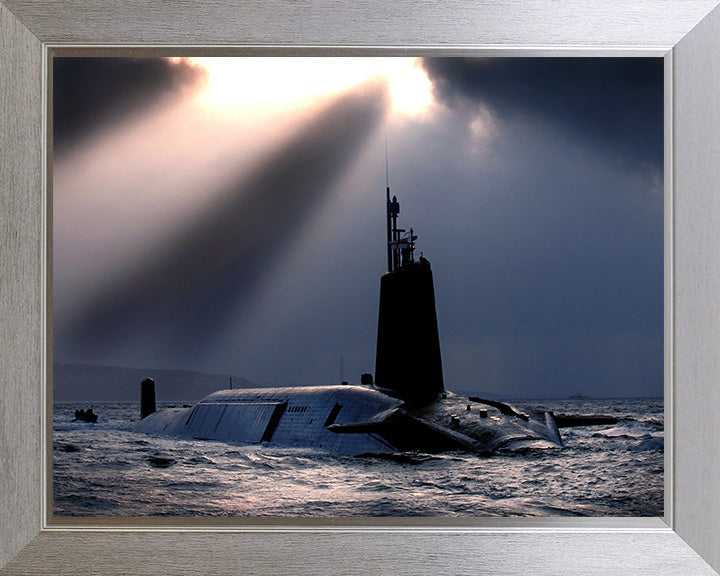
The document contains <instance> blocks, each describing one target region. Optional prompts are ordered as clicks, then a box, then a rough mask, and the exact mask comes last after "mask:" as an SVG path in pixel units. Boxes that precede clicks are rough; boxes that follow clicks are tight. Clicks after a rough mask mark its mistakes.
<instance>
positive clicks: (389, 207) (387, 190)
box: [385, 130, 393, 272]
mask: <svg viewBox="0 0 720 576" xmlns="http://www.w3.org/2000/svg"><path fill="white" fill-rule="evenodd" d="M385 193H386V204H385V210H386V212H387V258H388V272H392V269H393V257H392V247H391V245H390V243H391V242H392V240H393V239H392V232H391V230H392V228H391V226H390V212H391V211H392V205H391V204H390V167H389V162H388V144H387V130H386V131H385Z"/></svg>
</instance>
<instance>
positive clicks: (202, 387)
mask: <svg viewBox="0 0 720 576" xmlns="http://www.w3.org/2000/svg"><path fill="white" fill-rule="evenodd" d="M145 378H152V379H153V380H155V395H156V397H157V400H158V402H164V401H179V400H180V401H190V402H192V401H196V400H200V399H201V398H203V397H204V396H207V395H208V394H210V393H211V392H215V391H216V390H223V389H226V388H229V387H230V375H227V374H205V373H203V372H195V371H192V370H169V369H157V368H124V367H118V366H92V365H88V364H61V363H55V364H53V401H54V402H76V401H78V402H88V401H96V402H102V401H132V400H137V401H139V400H140V382H142V381H143V380H144V379H145ZM232 382H233V388H253V387H256V385H255V384H254V383H253V382H251V381H250V380H246V379H245V378H239V377H237V376H233V377H232Z"/></svg>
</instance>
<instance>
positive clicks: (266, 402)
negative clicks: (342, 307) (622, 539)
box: [134, 186, 616, 455]
mask: <svg viewBox="0 0 720 576" xmlns="http://www.w3.org/2000/svg"><path fill="white" fill-rule="evenodd" d="M386 207H387V209H386V222H387V272H385V273H384V274H383V275H382V276H381V278H380V302H379V312H378V330H377V343H376V355H375V374H374V376H373V375H371V374H363V375H362V378H361V384H360V385H348V384H345V383H343V384H338V385H331V386H303V387H285V388H245V389H228V390H219V391H217V392H214V393H212V394H210V395H208V396H206V397H205V398H203V399H202V400H200V401H199V402H198V403H197V404H195V405H194V406H185V407H182V408H167V409H164V410H159V411H158V410H156V407H155V388H154V382H153V381H152V379H147V380H145V381H143V382H142V383H141V420H140V421H138V422H137V423H136V425H135V427H134V429H135V431H137V432H142V433H147V434H154V435H162V436H173V437H178V438H188V439H190V438H191V439H200V440H214V441H223V442H228V443H239V444H261V443H266V444H267V445H269V446H279V447H298V448H316V449H320V450H323V451H327V452H330V453H334V454H341V455H363V454H383V453H385V454H387V453H398V452H413V451H417V452H423V453H440V452H446V451H464V452H472V453H476V454H479V455H491V454H493V453H495V452H498V451H505V450H508V451H515V450H522V449H528V448H559V447H562V445H563V442H562V439H561V437H560V432H559V429H558V422H557V421H556V419H555V416H554V414H553V413H552V412H544V411H533V412H530V413H528V412H527V411H521V410H518V409H517V408H515V407H513V406H512V405H510V404H507V403H504V402H497V401H494V400H490V399H485V398H480V397H476V396H463V395H460V394H454V393H453V392H451V391H449V390H446V389H445V384H444V381H443V371H442V357H441V349H440V338H439V333H438V322H437V314H436V308H435V291H434V284H433V275H432V269H431V266H430V262H429V261H428V259H427V258H425V257H424V256H423V255H422V253H421V254H420V257H419V258H418V259H417V260H416V258H415V241H416V240H417V236H416V235H415V233H414V231H413V229H412V228H411V229H410V230H409V231H406V230H404V229H400V228H398V227H397V219H398V215H399V213H400V204H399V202H398V200H397V197H396V196H393V197H392V198H390V188H389V186H388V187H387V189H386ZM615 421H616V420H615ZM564 423H565V425H568V424H572V421H569V420H565V422H564ZM593 423H594V424H597V423H612V420H603V419H602V417H600V420H597V419H596V420H594V421H593ZM561 425H562V424H561Z"/></svg>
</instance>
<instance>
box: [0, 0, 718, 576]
mask: <svg viewBox="0 0 720 576" xmlns="http://www.w3.org/2000/svg"><path fill="white" fill-rule="evenodd" d="M718 3H719V2H718V0H617V1H613V2H604V3H596V2H592V1H591V0H574V1H567V2H554V1H552V0H536V1H530V2H528V1H527V0H458V1H456V2H452V3H441V2H437V1H429V2H428V1H425V2H421V1H417V0H399V1H397V2H392V3H388V2H381V1H379V0H373V1H366V2H355V1H350V0H342V1H336V2H332V3H331V2H320V1H318V0H307V1H305V2H301V3H300V2H299V3H287V2H282V1H281V0H269V1H267V2H263V3H254V2H251V1H249V0H242V1H237V2H228V1H227V0H205V1H203V2H185V1H183V2H179V1H178V2H163V1H160V0H152V1H150V2H147V1H142V0H124V1H120V0H94V1H89V0H66V1H63V2H59V1H53V2H36V1H33V0H0V143H1V150H0V199H1V200H0V223H1V226H0V279H1V287H2V290H0V312H1V313H2V320H0V367H1V369H0V382H1V383H2V384H1V388H0V390H1V391H2V392H1V395H0V486H2V490H0V574H77V573H78V572H79V571H83V572H85V573H93V574H115V573H117V574H166V573H172V574H227V573H251V574H279V573H282V574H337V573H342V574H367V573H377V574H389V573H393V574H423V573H426V574H477V573H484V574H525V573H527V572H529V571H532V572H533V573H534V574H548V575H549V574H553V575H556V574H558V573H563V574H577V573H582V574H598V575H600V574H602V575H607V574H638V575H644V574H647V575H649V574H653V575H656V574H660V575H662V574H668V575H670V574H678V575H680V574H682V575H686V574H700V575H706V574H707V575H711V574H717V572H716V570H718V569H720V547H718V546H717V544H718V534H720V450H718V441H719V440H720V416H719V415H718V413H717V411H716V409H717V407H718V406H720V386H717V384H716V383H717V382H718V381H719V380H720V378H719V377H720V338H718V331H720V303H719V301H720V299H719V298H718V294H720V250H719V249H718V248H720V194H717V182H720V161H718V159H719V155H720V152H718V151H719V150H720V130H719V128H720V98H718V97H717V94H718V93H720V57H718V54H720V8H718ZM71 48H76V49H78V50H103V49H108V48H123V50H130V51H134V50H137V51H142V52H144V53H147V52H150V51H151V52H155V53H158V54H160V53H168V51H175V52H178V51H182V50H190V49H192V50H193V53H196V54H197V53H200V52H203V51H205V52H214V51H216V50H218V49H222V50H233V51H237V52H243V53H255V52H257V53H259V52H263V53H267V52H276V53H281V52H282V53H285V52H291V53H294V54H305V53H324V54H335V53H343V54H360V53H363V54H380V53H382V54H388V55H391V54H418V55H419V54H426V55H427V54H433V55H490V54H491V55H524V56H526V55H542V56H554V55H565V56H574V55H583V56H587V55H597V56H602V55H614V56H628V57H632V56H661V57H663V58H664V60H665V71H666V81H665V84H666V106H665V108H666V120H665V126H666V143H665V165H666V169H665V268H666V272H665V400H666V402H665V405H666V420H665V431H666V459H665V471H666V474H665V477H666V480H665V482H666V483H665V514H664V516H663V518H610V519H608V518H605V519H600V518H588V519H575V518H571V519H567V518H562V519H560V518H548V519H524V518H523V519H477V520H474V519H463V520H452V519H431V520H425V521H423V520H413V521H411V520H407V519H387V520H377V519H375V520H370V519H368V520H365V521H363V520H362V519H359V520H353V521H350V520H343V519H324V520H315V521H312V522H310V521H306V522H293V523H292V524H288V523H281V522H274V523H273V522H271V523H257V522H246V523H239V522H225V523H221V524H218V523H215V524H212V523H208V522H195V523H193V522H188V521H176V522H164V523H163V522H156V521H152V520H142V521H133V522H130V521H122V520H118V521H115V522H112V523H108V522H92V521H84V522H76V523H70V524H67V525H59V524H57V523H54V522H53V521H52V518H51V516H50V515H49V512H48V501H49V490H50V484H49V483H50V479H49V475H48V472H49V470H50V464H51V460H50V459H49V458H50V454H48V452H49V451H48V449H47V438H48V434H47V431H48V426H49V425H50V422H51V419H52V412H51V410H52V409H51V406H50V402H49V398H48V387H47V383H48V378H50V377H51V374H50V373H49V370H48V365H47V358H48V354H49V347H50V345H51V341H52V339H51V338H50V336H49V321H48V315H49V313H50V312H49V311H51V310H52V301H51V300H52V289H51V287H52V278H51V277H50V272H51V271H50V270H49V267H48V266H47V241H48V234H47V231H48V226H49V215H50V214H51V210H52V206H51V203H52V197H51V194H48V193H47V184H48V182H47V168H48V155H47V149H46V143H47V132H46V128H47V114H48V100H47V90H48V87H47V80H48V74H47V71H48V70H47V69H48V65H49V64H48V63H49V55H50V54H51V53H52V51H53V50H57V49H63V50H67V49H71ZM50 446H51V444H50ZM50 452H51V451H50Z"/></svg>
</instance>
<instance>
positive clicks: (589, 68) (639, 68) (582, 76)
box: [423, 58, 663, 165]
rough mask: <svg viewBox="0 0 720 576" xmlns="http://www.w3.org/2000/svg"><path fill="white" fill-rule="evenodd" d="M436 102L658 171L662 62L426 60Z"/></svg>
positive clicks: (501, 59)
mask: <svg viewBox="0 0 720 576" xmlns="http://www.w3.org/2000/svg"><path fill="white" fill-rule="evenodd" d="M423 66H424V68H425V70H426V71H427V73H428V76H429V77H430V79H431V80H432V82H433V84H434V87H435V94H436V96H437V97H438V98H439V99H440V100H441V101H443V102H445V103H446V104H448V105H449V106H451V107H461V106H463V105H468V104H471V103H473V102H475V103H477V102H480V103H482V104H484V105H485V106H487V107H488V108H489V109H490V111H491V112H493V113H495V114H496V115H499V117H500V118H503V117H505V118H516V117H518V116H522V115H530V116H535V117H540V118H542V119H546V120H548V121H550V122H552V123H556V124H557V125H558V126H562V127H565V128H567V129H569V130H571V131H572V132H573V133H574V134H575V135H576V136H579V137H580V138H587V139H589V140H591V141H592V142H593V143H594V144H595V145H597V146H599V147H601V148H603V149H604V150H605V151H608V152H613V153H617V154H619V155H630V156H632V157H633V159H634V160H636V161H639V162H653V163H655V164H657V165H661V164H662V159H663V60H662V58H426V59H424V61H423Z"/></svg>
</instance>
